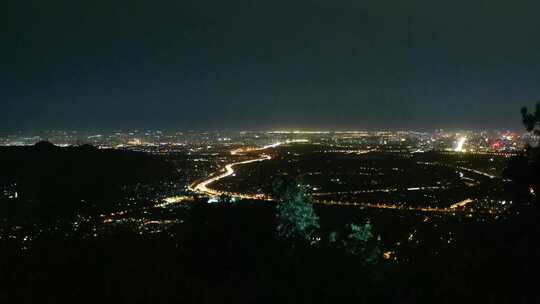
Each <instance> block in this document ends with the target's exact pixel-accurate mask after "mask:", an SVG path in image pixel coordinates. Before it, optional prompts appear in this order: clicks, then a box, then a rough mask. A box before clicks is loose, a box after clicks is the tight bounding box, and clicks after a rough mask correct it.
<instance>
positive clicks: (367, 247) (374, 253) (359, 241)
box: [342, 221, 381, 264]
mask: <svg viewBox="0 0 540 304" xmlns="http://www.w3.org/2000/svg"><path fill="white" fill-rule="evenodd" d="M371 228H372V227H371V224H370V223H369V221H368V222H366V223H365V224H364V225H356V224H353V223H351V224H349V225H347V230H348V234H347V236H346V237H345V238H344V239H343V240H342V243H343V247H344V248H345V250H346V251H347V252H348V253H350V254H353V255H358V256H362V257H363V259H364V262H365V263H366V264H374V263H376V262H377V261H378V260H379V258H380V256H381V250H380V242H381V238H380V237H377V238H375V237H374V235H373V233H372V231H371Z"/></svg>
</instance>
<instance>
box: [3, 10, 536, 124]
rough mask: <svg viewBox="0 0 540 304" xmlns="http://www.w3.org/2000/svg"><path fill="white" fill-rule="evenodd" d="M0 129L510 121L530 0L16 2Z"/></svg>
mask: <svg viewBox="0 0 540 304" xmlns="http://www.w3.org/2000/svg"><path fill="white" fill-rule="evenodd" d="M0 11H1V13H0V28H1V31H0V33H1V35H0V37H1V44H0V71H1V73H0V100H1V102H0V130H2V131H5V130H36V129H40V128H72V129H73V128H74V129H101V128H177V129H220V128H226V129H281V128H301V129H309V130H313V129H322V128H332V129H383V128H384V129H417V130H430V129H434V128H440V127H443V128H448V129H452V128H499V129H502V128H512V129H515V130H521V128H520V114H519V109H520V107H521V106H523V105H533V104H534V103H535V102H536V101H538V100H540V1H538V0H534V1H525V0H521V1H499V0H486V1H475V0H467V1H434V0H431V1H418V0H416V1H415V0H406V1H385V0H373V1H361V0H355V1H352V0H351V1H347V0H342V1H340V0H324V1H322V0H320V1H318V0H311V1H307V0H287V1H279V0H273V1H263V0H252V1H247V0H244V1H235V0H229V1H225V0H196V1H180V0H178V1H163V0H160V1H157V0H156V1H140V0H129V1H114V0H106V1H96V0H94V1H86V0H78V1H74V0H71V1H54V0H52V1H44V0H39V1H24V0H14V1H11V0H8V1H7V3H5V2H2V8H1V9H0Z"/></svg>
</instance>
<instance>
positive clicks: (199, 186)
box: [190, 154, 272, 198]
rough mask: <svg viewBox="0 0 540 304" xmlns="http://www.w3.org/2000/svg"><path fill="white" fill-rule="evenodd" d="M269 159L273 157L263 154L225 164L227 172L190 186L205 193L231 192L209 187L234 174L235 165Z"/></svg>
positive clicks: (245, 196) (239, 195)
mask: <svg viewBox="0 0 540 304" xmlns="http://www.w3.org/2000/svg"><path fill="white" fill-rule="evenodd" d="M269 159H272V158H271V157H270V156H269V155H266V154H263V155H261V156H260V157H259V158H255V159H250V160H246V161H241V162H236V163H232V164H228V165H226V166H225V172H223V173H221V174H218V175H216V176H214V177H211V178H209V179H207V180H205V181H203V182H200V183H198V184H196V185H194V186H190V188H191V190H193V191H197V192H202V193H205V194H209V195H215V196H216V195H221V194H229V193H226V192H223V191H218V190H215V189H211V188H208V185H210V184H211V183H213V182H216V181H218V180H221V179H224V178H226V177H228V176H231V175H233V174H234V169H233V168H234V166H237V165H245V164H250V163H254V162H260V161H265V160H269ZM234 196H236V197H241V198H258V197H259V195H247V194H237V195H234Z"/></svg>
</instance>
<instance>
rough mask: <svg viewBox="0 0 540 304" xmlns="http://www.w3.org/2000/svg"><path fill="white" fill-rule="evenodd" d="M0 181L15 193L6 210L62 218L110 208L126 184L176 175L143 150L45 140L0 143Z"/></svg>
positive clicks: (122, 192)
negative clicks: (60, 144)
mask: <svg viewBox="0 0 540 304" xmlns="http://www.w3.org/2000/svg"><path fill="white" fill-rule="evenodd" d="M0 168H1V174H0V185H1V186H2V188H4V189H11V191H12V192H16V193H17V199H15V200H5V198H4V201H3V202H2V204H1V206H0V210H1V211H3V212H2V213H4V214H9V215H13V214H21V215H23V216H24V215H26V216H28V215H29V214H31V215H33V216H36V217H40V216H42V217H53V218H61V217H63V216H72V215H73V214H75V213H77V212H80V211H81V210H85V211H97V210H100V211H106V210H110V209H113V208H114V207H116V206H114V202H115V201H116V200H119V199H121V198H122V197H123V195H124V194H125V191H124V190H125V188H126V187H128V186H134V185H141V184H145V185H149V184H150V185H151V184H156V183H157V182H159V181H163V180H170V179H172V178H173V177H174V175H175V171H174V168H173V166H172V165H171V164H170V163H168V162H166V161H165V160H163V159H162V158H159V157H156V156H152V155H148V154H146V153H141V152H133V151H119V150H99V149H97V148H95V147H93V146H90V145H83V146H79V147H66V148H61V147H57V146H54V145H53V144H51V143H48V142H40V143H37V144H36V145H34V146H27V147H26V146H25V147H0Z"/></svg>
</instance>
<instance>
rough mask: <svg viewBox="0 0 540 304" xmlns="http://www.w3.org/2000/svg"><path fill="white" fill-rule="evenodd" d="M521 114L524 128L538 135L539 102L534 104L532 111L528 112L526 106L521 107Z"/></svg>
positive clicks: (539, 129)
mask: <svg viewBox="0 0 540 304" xmlns="http://www.w3.org/2000/svg"><path fill="white" fill-rule="evenodd" d="M521 116H522V118H523V124H524V125H525V129H527V131H528V132H534V134H536V135H540V102H538V103H537V104H536V109H535V111H534V113H529V110H528V109H527V107H523V108H521Z"/></svg>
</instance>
